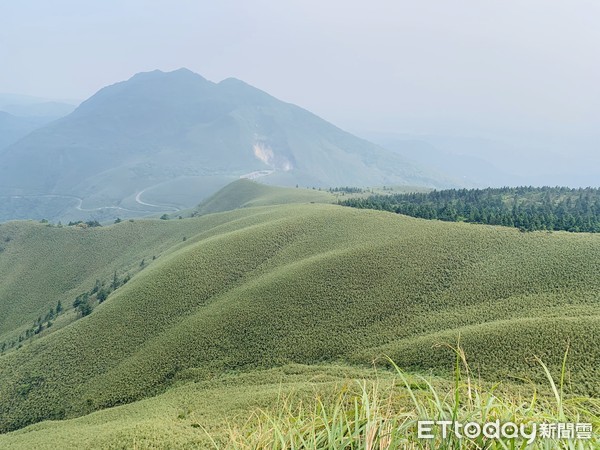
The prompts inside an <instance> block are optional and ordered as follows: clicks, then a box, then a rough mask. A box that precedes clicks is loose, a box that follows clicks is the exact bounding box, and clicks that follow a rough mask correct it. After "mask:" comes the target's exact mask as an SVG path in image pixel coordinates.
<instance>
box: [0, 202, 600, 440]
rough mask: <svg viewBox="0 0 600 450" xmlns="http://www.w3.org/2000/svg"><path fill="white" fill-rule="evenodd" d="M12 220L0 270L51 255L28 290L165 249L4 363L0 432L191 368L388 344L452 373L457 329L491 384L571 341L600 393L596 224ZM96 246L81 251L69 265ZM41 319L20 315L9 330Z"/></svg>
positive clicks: (421, 368)
mask: <svg viewBox="0 0 600 450" xmlns="http://www.w3.org/2000/svg"><path fill="white" fill-rule="evenodd" d="M9 226H10V227H13V228H14V231H12V232H13V233H16V234H15V236H16V237H17V238H15V239H13V240H11V241H10V242H8V243H7V244H8V246H7V250H5V252H3V253H0V264H5V266H4V267H6V268H9V266H10V265H11V264H9V263H8V262H3V260H4V258H7V257H9V256H10V255H12V254H14V255H18V254H19V253H22V254H23V256H24V257H25V256H26V254H27V255H28V252H30V251H31V248H40V249H44V250H43V251H39V252H38V254H37V257H32V256H28V257H27V258H26V259H25V260H24V261H23V262H22V267H21V269H20V271H19V272H15V273H16V274H17V275H13V276H14V277H16V278H17V279H18V273H21V274H23V273H26V274H31V277H32V278H35V277H38V276H43V277H45V278H44V280H46V281H44V282H37V281H31V282H28V283H21V284H19V283H18V282H17V281H15V282H14V283H15V284H14V286H15V290H14V292H16V291H17V287H18V286H20V287H21V289H22V290H23V292H22V293H21V294H19V295H21V296H22V297H21V298H23V299H36V298H37V297H38V296H39V293H40V292H44V291H43V286H45V285H49V286H51V285H52V283H57V286H60V285H65V284H66V281H65V280H62V281H55V280H56V277H59V276H60V277H64V278H65V279H66V280H67V281H68V280H71V279H73V278H74V277H77V276H78V275H77V274H79V273H80V270H81V267H84V268H85V267H87V264H97V266H94V267H91V268H88V269H86V270H89V272H86V275H85V277H84V276H82V278H81V279H77V280H76V282H74V284H73V287H72V288H71V289H72V292H73V293H79V292H78V290H79V289H81V288H83V289H84V290H89V289H90V288H91V287H92V286H93V281H94V280H95V279H96V278H102V277H103V278H104V279H107V278H109V277H110V276H111V274H112V272H113V270H116V269H118V270H120V271H121V272H124V271H127V270H131V271H132V273H133V269H134V268H138V266H139V261H140V260H141V259H142V258H146V261H149V260H148V257H150V258H151V256H152V254H153V253H155V252H156V253H159V254H160V256H159V258H157V259H156V260H155V261H153V262H151V263H150V264H149V265H148V266H147V267H146V268H145V269H143V270H141V271H139V270H138V271H136V272H135V273H134V276H133V278H132V279H131V281H130V282H129V283H127V284H126V285H125V286H123V287H121V288H119V289H118V290H117V291H116V292H114V293H113V294H112V295H111V296H110V297H109V298H108V300H106V301H105V302H104V303H102V304H101V305H99V306H97V307H96V308H95V310H94V312H93V313H92V314H91V315H90V316H88V317H85V318H83V319H79V320H77V321H75V322H72V323H69V324H65V326H62V327H57V329H56V330H55V331H52V329H51V330H50V332H49V333H47V334H45V335H43V336H41V337H36V338H34V339H32V340H30V341H28V342H26V343H25V345H23V347H22V348H20V349H18V350H16V351H11V352H9V353H7V354H5V355H4V356H1V357H0V430H1V431H9V430H15V429H18V428H21V427H24V426H26V425H29V424H31V423H35V422H39V421H42V420H47V419H63V418H73V417H77V416H81V415H85V414H89V413H91V412H93V411H96V410H100V409H104V408H108V407H112V406H117V405H122V404H126V403H131V402H134V401H137V400H140V399H143V398H146V397H149V396H153V395H156V394H160V393H162V392H165V390H167V389H169V388H171V387H172V386H173V384H174V383H176V382H177V380H178V379H179V377H180V376H181V374H184V373H189V371H190V370H192V371H193V373H194V376H195V379H196V380H200V381H202V380H210V379H212V378H213V377H216V376H220V374H222V373H223V372H227V371H236V372H243V373H251V372H252V371H256V370H267V369H270V368H274V367H279V366H285V365H287V364H291V363H298V364H319V363H333V362H343V363H345V364H348V363H351V364H354V365H356V366H364V365H370V364H371V363H372V361H374V360H381V356H382V355H383V354H389V355H390V356H391V357H392V358H393V359H394V360H395V361H396V362H397V363H398V365H399V366H400V367H403V368H405V369H408V370H411V371H415V372H421V373H432V374H436V375H440V376H447V375H448V374H451V373H452V371H453V367H454V363H455V359H454V357H453V355H452V353H451V352H448V351H447V349H444V348H443V346H440V345H439V344H444V343H453V342H454V343H455V342H456V339H457V337H458V335H459V334H460V339H461V344H462V345H463V347H464V349H465V351H466V352H467V354H469V355H473V359H472V361H471V364H472V370H473V372H474V373H477V374H480V375H481V377H482V378H483V379H484V380H502V379H506V377H510V378H511V379H513V380H515V381H517V380H518V379H530V380H532V381H533V382H534V383H538V384H542V383H544V380H545V379H546V374H545V373H544V371H543V370H542V368H541V367H540V365H539V364H538V363H537V362H536V361H535V360H534V358H533V357H534V356H539V357H541V358H542V359H543V360H544V361H545V362H546V363H547V364H548V367H549V370H550V372H551V373H552V374H553V375H554V376H557V374H558V373H560V370H561V367H562V355H563V352H564V349H565V348H566V345H567V343H569V345H570V354H569V365H568V367H569V371H568V373H567V377H566V382H565V390H566V391H567V392H569V393H579V394H583V395H590V396H597V395H598V393H599V392H600V385H599V382H598V380H600V376H599V375H600V374H599V372H598V371H599V367H600V364H598V362H599V361H600V348H599V347H598V346H597V345H596V343H597V342H599V341H600V335H599V333H600V331H599V330H600V317H599V315H600V314H599V313H598V302H599V294H598V293H599V292H600V278H599V277H598V273H600V236H598V235H590V234H569V233H553V234H546V233H527V234H524V233H519V232H518V231H517V230H514V229H508V228H501V227H491V226H477V225H472V224H464V223H443V222H432V221H425V220H419V219H413V218H408V217H403V216H397V215H395V214H389V213H383V212H377V211H366V210H355V209H350V208H342V207H339V206H335V205H327V204H310V203H309V204H294V205H279V206H268V207H252V208H242V209H238V210H235V211H230V212H225V213H219V214H209V215H205V216H201V217H196V218H192V219H184V220H169V221H161V220H154V221H136V222H134V223H131V222H124V223H122V224H119V225H116V226H111V227H103V228H99V229H87V230H74V229H64V228H63V229H59V228H50V227H45V226H42V225H37V224H22V223H18V224H9V225H2V226H0V232H4V230H7V228H5V227H9ZM22 230H25V231H22ZM18 233H23V234H18ZM27 233H29V234H27ZM182 236H185V237H187V239H186V240H185V241H183V239H182ZM32 240H33V241H36V242H37V244H36V245H37V247H35V246H34V247H31V248H30V247H29V246H32V245H33V244H30V243H29V242H30V241H32ZM71 242H73V244H72V245H73V246H74V248H71ZM92 243H94V245H95V247H93V248H94V249H95V250H94V252H90V254H89V255H86V256H85V257H83V256H80V258H86V259H82V260H76V262H69V263H67V262H66V261H68V260H69V258H70V257H74V255H79V254H80V253H85V252H86V251H88V249H90V248H91V247H90V245H91V244H92ZM142 249H145V251H142ZM150 249H152V250H151V251H150ZM155 249H158V250H160V251H157V250H155ZM11 258H13V259H12V260H11V261H12V264H18V263H19V259H18V257H17V256H11ZM113 258H116V261H115V260H113ZM96 259H97V260H98V262H95V261H96ZM53 264H57V265H58V267H60V269H56V270H55V269H54V268H53ZM128 267H131V269H128ZM5 270H8V269H5ZM53 271H55V272H54V273H52V272H53ZM46 272H48V273H46ZM99 274H100V275H107V276H106V277H104V276H102V277H101V276H99ZM88 281H89V283H88ZM35 286H37V287H36V289H38V291H32V289H33V287H35ZM60 289H61V288H60V287H56V288H55V292H56V293H57V294H56V295H57V296H58V295H59V294H58V292H59V291H60ZM36 292H37V294H36ZM49 292H50V290H49ZM66 298H67V299H68V298H69V296H67V297H66ZM0 300H1V301H0V305H4V304H5V303H6V302H7V301H8V300H7V297H5V296H2V297H0ZM55 300H56V298H53V299H52V302H50V303H48V304H55ZM30 301H32V302H33V301H34V300H30ZM36 301H37V300H36ZM63 303H65V304H66V302H63ZM46 307H47V304H44V303H43V302H42V301H40V306H39V310H41V311H43V310H44V309H45V308H46ZM14 310H15V311H16V310H18V308H15V309H14ZM36 314H37V313H36ZM33 316H35V314H33V315H31V314H30V315H26V314H22V315H21V316H18V315H16V316H14V317H20V319H19V320H16V319H15V320H14V321H13V320H11V321H6V322H5V323H6V324H9V326H8V327H7V329H8V331H7V332H8V333H10V330H11V329H14V328H15V325H14V324H15V322H16V323H18V322H19V321H21V322H23V323H26V322H28V321H29V320H31V317H33ZM78 420H79V419H78Z"/></svg>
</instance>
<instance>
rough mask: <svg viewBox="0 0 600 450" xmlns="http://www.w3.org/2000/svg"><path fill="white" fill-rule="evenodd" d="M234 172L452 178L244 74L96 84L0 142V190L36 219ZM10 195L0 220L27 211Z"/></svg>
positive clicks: (214, 185)
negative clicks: (42, 121) (10, 140)
mask: <svg viewBox="0 0 600 450" xmlns="http://www.w3.org/2000/svg"><path fill="white" fill-rule="evenodd" d="M241 176H243V177H248V178H255V177H262V180H264V181H265V182H267V183H270V184H279V185H288V186H295V185H296V184H299V185H301V186H309V187H313V186H315V187H329V186H340V185H361V186H366V185H370V186H373V185H384V184H388V185H393V184H412V185H426V186H442V185H448V184H451V182H449V181H448V180H445V179H444V178H443V177H442V176H440V175H439V174H436V173H431V172H428V171H427V170H424V169H422V168H420V167H418V166H417V165H416V164H414V163H412V162H410V161H409V160H407V159H406V158H404V157H402V156H399V155H397V154H394V153H392V152H389V151H387V150H384V149H382V148H381V147H378V146H376V145H374V144H371V143H369V142H367V141H365V140H362V139H359V138H357V137H355V136H352V135H351V134H349V133H346V132H344V131H342V130H340V129H339V128H337V127H335V126H333V125H331V124H330V123H328V122H326V121H324V120H322V119H320V118H319V117H317V116H315V115H314V114H311V113H310V112H308V111H306V110H304V109H302V108H299V107H297V106H294V105H291V104H289V103H285V102H282V101H280V100H277V99H276V98H274V97H272V96H270V95H268V94H266V93H265V92H263V91H260V90H258V89H256V88H254V87H252V86H249V85H247V84H246V83H244V82H242V81H239V80H236V79H226V80H224V81H221V82H220V83H213V82H211V81H208V80H206V79H204V78H203V77H201V76H200V75H197V74H195V73H192V72H190V71H189V70H186V69H181V70H177V71H174V72H170V73H163V72H160V71H154V72H150V73H140V74H137V75H135V76H134V77H132V78H131V79H130V80H127V81H125V82H121V83H117V84H114V85H112V86H108V87H106V88H104V89H101V90H100V91H99V92H98V93H97V94H95V95H94V96H92V97H91V98H90V99H88V100H87V101H85V102H83V103H82V104H81V105H80V106H79V107H78V108H77V109H76V110H75V111H74V112H73V113H72V114H70V115H68V116H67V117H64V118H62V119H60V120H58V121H56V122H53V123H52V124H49V125H48V126H46V127H44V128H42V129H39V130H36V131H34V132H33V133H31V134H29V135H28V136H26V137H25V138H23V139H22V140H20V141H19V142H17V143H15V144H14V145H12V146H10V147H8V148H6V149H5V150H4V151H2V152H0V195H4V196H21V200H20V201H21V203H23V202H27V203H28V206H27V208H25V209H26V210H27V209H28V210H31V211H33V212H34V213H35V216H29V218H31V217H33V218H38V219H39V218H44V217H45V218H47V219H53V220H57V219H62V220H67V219H68V220H71V219H76V218H80V219H81V218H84V217H93V218H96V219H99V220H103V219H108V218H115V217H117V216H121V217H127V216H135V215H140V214H148V213H157V212H168V211H174V210H177V209H179V208H186V207H191V206H193V205H195V204H197V203H198V201H200V200H201V199H203V198H206V197H207V196H209V195H210V194H212V193H214V192H216V191H217V190H218V189H219V188H220V187H223V186H224V185H225V184H228V183H229V182H231V181H233V180H235V179H237V178H239V177H241ZM49 195H51V196H52V199H53V201H52V202H47V199H48V197H47V196H49ZM43 196H46V197H43ZM14 203H15V202H14V201H13V202H7V203H5V204H4V206H3V207H0V220H6V219H15V218H26V217H24V216H23V215H22V214H20V215H19V214H16V211H19V205H15V204H14ZM38 203H39V204H41V205H39V204H38ZM21 208H23V207H22V206H21Z"/></svg>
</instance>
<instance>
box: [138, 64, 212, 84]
mask: <svg viewBox="0 0 600 450" xmlns="http://www.w3.org/2000/svg"><path fill="white" fill-rule="evenodd" d="M186 78H187V79H195V80H196V81H208V80H207V79H206V78H204V77H203V76H202V75H199V74H197V73H196V72H192V71H191V70H190V69H187V68H185V67H181V68H179V69H176V70H172V71H170V72H164V71H162V70H160V69H155V70H152V71H150V72H139V73H136V74H135V75H134V76H132V77H131V78H130V80H158V79H180V80H181V79H186Z"/></svg>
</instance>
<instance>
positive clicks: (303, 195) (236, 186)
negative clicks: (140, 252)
mask: <svg viewBox="0 0 600 450" xmlns="http://www.w3.org/2000/svg"><path fill="white" fill-rule="evenodd" d="M334 201H335V196H333V195H332V194H330V193H328V192H323V191H318V190H310V189H298V188H284V187H275V186H266V185H264V184H259V183H256V182H253V181H250V180H246V179H241V180H239V181H236V182H233V183H231V184H228V185H227V186H225V187H224V188H223V189H221V190H220V191H219V192H217V193H215V194H214V195H212V196H211V197H210V198H208V199H206V200H205V201H203V202H202V203H201V204H200V205H198V207H197V208H196V209H195V210H194V211H193V214H194V215H196V216H200V215H203V214H211V213H216V212H223V211H231V210H234V209H239V208H249V207H252V206H268V205H282V204H290V203H309V202H311V203H333V202H334Z"/></svg>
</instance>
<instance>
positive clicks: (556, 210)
mask: <svg viewBox="0 0 600 450" xmlns="http://www.w3.org/2000/svg"><path fill="white" fill-rule="evenodd" d="M339 204H341V205H344V206H351V207H354V208H368V209H377V210H382V211H390V212H395V213H398V214H405V215H407V216H412V217H419V218H422V219H438V220H445V221H451V222H459V221H462V222H472V223H482V224H488V225H503V226H508V227H516V228H519V229H520V230H523V231H535V230H550V231H560V230H564V231H572V232H592V233H598V232H600V189H598V188H589V187H588V188H577V189H573V188H568V187H531V186H530V187H502V188H487V189H448V190H440V191H437V190H434V191H431V192H428V193H409V194H392V195H372V196H369V197H367V198H351V199H348V200H343V201H340V202H339Z"/></svg>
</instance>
